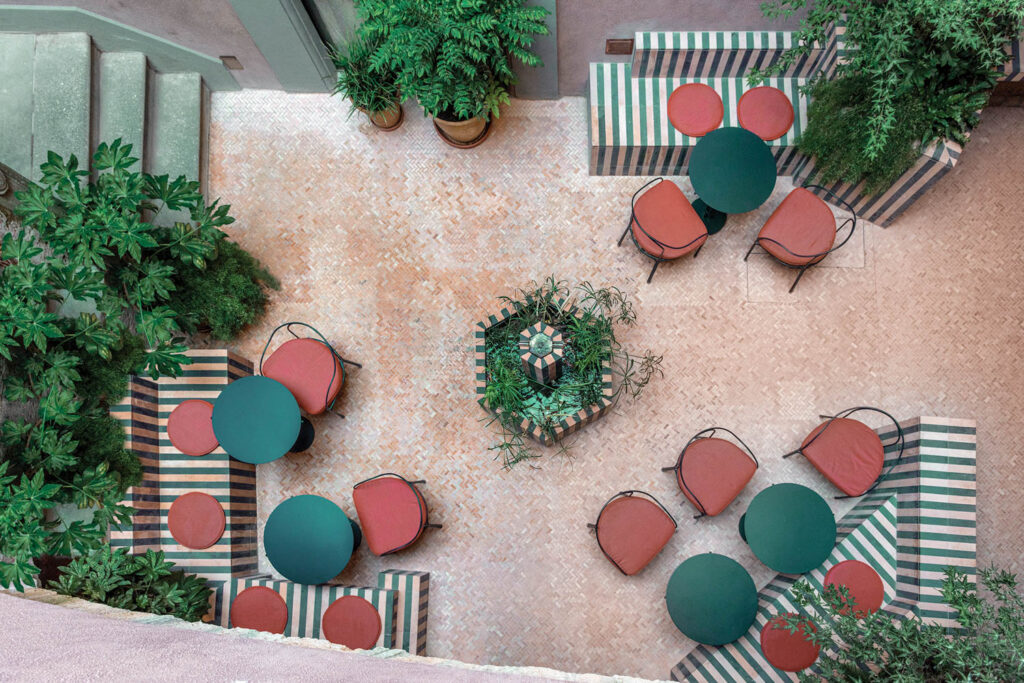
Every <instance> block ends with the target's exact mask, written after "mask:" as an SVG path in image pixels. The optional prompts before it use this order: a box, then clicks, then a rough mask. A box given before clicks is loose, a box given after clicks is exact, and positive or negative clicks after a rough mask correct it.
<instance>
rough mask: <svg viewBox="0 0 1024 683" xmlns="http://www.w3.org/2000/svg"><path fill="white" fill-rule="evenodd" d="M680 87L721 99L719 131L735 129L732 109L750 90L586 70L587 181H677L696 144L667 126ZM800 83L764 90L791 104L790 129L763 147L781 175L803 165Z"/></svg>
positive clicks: (625, 68)
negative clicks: (696, 87) (709, 91)
mask: <svg viewBox="0 0 1024 683" xmlns="http://www.w3.org/2000/svg"><path fill="white" fill-rule="evenodd" d="M683 83H704V84H706V85H709V86H711V87H712V88H714V89H715V90H716V91H717V92H718V93H719V94H720V95H721V96H722V104H723V106H724V110H725V111H724V117H723V121H722V125H723V126H739V120H738V118H737V116H736V103H737V102H738V101H739V98H740V96H742V95H743V93H745V92H746V91H747V90H750V86H748V85H747V83H746V79H744V78H722V77H712V78H679V77H676V78H631V77H630V75H629V65H628V64H622V63H592V64H591V65H590V173H591V175H656V174H663V175H682V174H685V173H686V171H687V167H688V162H689V156H690V150H691V149H692V148H693V146H694V145H696V144H697V140H698V139H699V138H695V137H689V136H687V135H683V134H682V133H680V132H679V131H678V130H676V129H675V127H674V126H672V124H671V123H670V122H669V120H668V112H667V106H668V105H667V103H668V98H669V96H670V95H671V94H672V91H673V90H675V89H676V88H677V87H679V86H680V85H682V84H683ZM805 83H806V79H803V78H781V77H780V78H771V79H768V80H767V81H766V85H771V86H773V87H776V88H778V89H780V90H782V91H783V92H785V93H786V94H787V95H788V96H789V98H790V100H791V101H792V102H793V110H794V113H795V117H794V121H793V127H792V128H791V129H790V131H789V132H788V133H786V134H785V135H784V136H782V137H781V138H779V139H778V140H772V141H770V142H768V143H767V144H768V146H769V148H770V149H771V150H772V153H773V154H774V155H775V159H776V163H777V166H778V169H779V173H780V174H786V173H790V172H792V171H791V169H792V168H794V167H795V166H796V165H797V163H798V162H799V161H801V160H802V159H803V155H800V154H799V153H798V152H797V150H796V146H795V145H796V140H797V138H799V137H800V134H801V132H803V129H804V127H805V126H806V125H807V100H806V98H804V97H802V96H800V95H799V92H798V90H799V88H800V87H802V86H803V85H804V84H805Z"/></svg>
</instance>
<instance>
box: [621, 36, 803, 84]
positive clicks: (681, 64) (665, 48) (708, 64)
mask: <svg viewBox="0 0 1024 683" xmlns="http://www.w3.org/2000/svg"><path fill="white" fill-rule="evenodd" d="M793 44H794V41H793V34H792V33H791V32H789V31H668V32H667V31H659V32H649V31H638V32H637V33H636V35H635V37H634V41H633V65H632V69H631V72H630V73H631V75H632V76H633V78H693V77H698V76H704V77H707V76H744V75H746V74H747V72H748V71H749V70H750V69H753V68H758V69H763V68H765V67H767V66H769V65H771V64H774V63H775V61H776V60H777V59H778V58H779V57H780V56H781V55H782V53H783V52H784V51H786V50H788V49H790V48H791V47H793ZM822 52H823V51H822V50H821V49H815V50H812V51H811V52H810V54H808V55H806V56H805V57H803V58H801V59H800V60H799V61H798V62H796V63H794V64H793V65H792V66H791V67H790V68H788V69H787V70H786V73H785V74H782V75H784V76H809V75H812V74H813V73H814V72H815V70H816V69H815V66H816V65H817V62H818V60H819V59H820V58H821V54H822Z"/></svg>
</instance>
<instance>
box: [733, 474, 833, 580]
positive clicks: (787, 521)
mask: <svg viewBox="0 0 1024 683" xmlns="http://www.w3.org/2000/svg"><path fill="white" fill-rule="evenodd" d="M740 523H741V525H742V528H741V530H740V534H741V535H742V536H744V537H745V538H746V541H747V543H749V544H750V549H751V550H752V551H754V554H755V555H757V559H759V560H761V561H762V562H764V563H765V564H766V565H768V566H769V567H771V568H772V569H774V570H775V571H777V572H782V573H784V574H803V573H804V572H808V571H810V570H812V569H814V568H815V567H817V566H819V565H821V563H822V562H824V561H825V560H827V559H828V556H829V554H830V553H831V552H832V549H833V548H834V547H835V545H836V518H835V516H834V515H833V514H832V509H831V508H830V507H829V506H828V503H826V502H825V499H824V498H822V497H821V496H819V495H818V494H817V493H815V492H814V491H812V490H811V489H809V488H807V487H806V486H800V485H799V484H776V485H775V486H770V487H768V488H766V489H765V490H764V491H761V492H760V493H759V494H757V495H756V496H754V500H752V501H750V507H748V508H747V512H746V514H744V515H743V518H742V519H741V520H740Z"/></svg>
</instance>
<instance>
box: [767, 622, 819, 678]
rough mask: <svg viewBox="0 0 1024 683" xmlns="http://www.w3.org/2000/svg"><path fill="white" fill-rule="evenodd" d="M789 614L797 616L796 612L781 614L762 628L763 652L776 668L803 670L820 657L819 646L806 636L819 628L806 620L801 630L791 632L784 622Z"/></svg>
mask: <svg viewBox="0 0 1024 683" xmlns="http://www.w3.org/2000/svg"><path fill="white" fill-rule="evenodd" d="M787 616H795V613H794V612H787V613H786V614H780V615H778V616H777V617H775V618H774V619H772V620H771V621H769V622H768V623H767V624H765V625H764V628H762V629H761V652H763V653H764V657H765V659H767V660H768V663H769V664H771V665H772V666H774V667H775V668H776V669H782V670H783V671H801V670H803V669H806V668H807V667H809V666H810V665H811V664H814V662H815V661H816V660H817V659H818V651H819V648H818V646H817V645H815V644H814V643H812V642H811V641H809V640H807V639H806V638H805V637H804V634H807V633H815V632H816V631H817V630H818V629H816V628H815V627H814V624H813V623H811V622H810V621H806V622H804V626H803V628H802V629H800V631H798V632H797V633H790V632H789V631H788V630H787V629H786V627H785V624H784V623H783V622H784V621H785V617H787ZM776 626H778V628H776Z"/></svg>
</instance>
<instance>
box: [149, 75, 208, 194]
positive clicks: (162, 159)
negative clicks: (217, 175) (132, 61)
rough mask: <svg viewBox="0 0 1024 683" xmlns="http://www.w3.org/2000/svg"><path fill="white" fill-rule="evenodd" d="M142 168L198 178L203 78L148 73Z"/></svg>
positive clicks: (175, 176) (174, 175)
mask: <svg viewBox="0 0 1024 683" xmlns="http://www.w3.org/2000/svg"><path fill="white" fill-rule="evenodd" d="M149 83H150V87H149V117H148V121H147V124H146V125H147V130H146V155H145V165H144V168H145V169H146V171H147V172H148V173H152V174H153V175H164V174H167V175H168V176H170V178H171V179H172V180H173V179H174V178H177V177H178V176H180V175H184V176H185V177H186V178H188V179H189V180H199V168H200V161H199V154H200V147H201V145H200V138H201V135H202V99H203V98H202V79H201V78H200V76H199V74H198V73H178V74H157V73H152V72H150V81H149Z"/></svg>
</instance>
